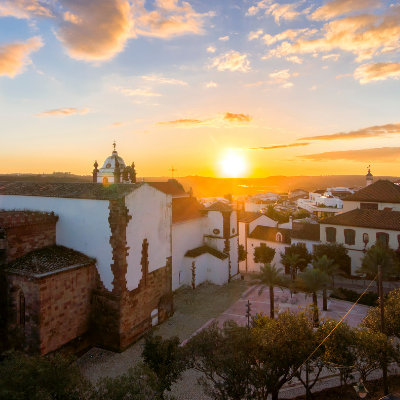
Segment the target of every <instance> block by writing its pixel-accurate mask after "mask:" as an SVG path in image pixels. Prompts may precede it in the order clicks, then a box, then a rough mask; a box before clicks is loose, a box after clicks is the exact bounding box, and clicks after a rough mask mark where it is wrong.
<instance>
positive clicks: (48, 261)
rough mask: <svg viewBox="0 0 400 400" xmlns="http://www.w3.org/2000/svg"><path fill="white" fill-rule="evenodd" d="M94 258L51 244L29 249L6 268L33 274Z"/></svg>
mask: <svg viewBox="0 0 400 400" xmlns="http://www.w3.org/2000/svg"><path fill="white" fill-rule="evenodd" d="M95 261H96V260H95V259H94V258H91V257H88V256H87V255H85V254H83V253H80V252H79V251H76V250H72V249H69V248H68V247H64V246H59V245H53V246H47V247H43V248H41V249H38V250H34V251H31V252H30V253H28V254H25V255H24V256H22V257H20V258H18V259H17V260H15V261H12V262H10V263H9V264H8V265H7V269H9V270H10V269H11V270H18V271H23V272H27V273H31V274H35V275H40V274H46V273H49V272H57V271H59V270H62V269H64V268H68V267H72V266H84V265H88V264H92V263H94V262H95Z"/></svg>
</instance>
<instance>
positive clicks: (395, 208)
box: [343, 199, 400, 212]
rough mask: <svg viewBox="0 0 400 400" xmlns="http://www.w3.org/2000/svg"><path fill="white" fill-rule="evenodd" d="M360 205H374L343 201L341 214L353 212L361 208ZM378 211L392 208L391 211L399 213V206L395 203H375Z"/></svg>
mask: <svg viewBox="0 0 400 400" xmlns="http://www.w3.org/2000/svg"><path fill="white" fill-rule="evenodd" d="M360 203H376V202H374V201H363V202H360V201H346V199H344V200H343V212H347V211H351V210H355V209H356V208H361V206H360ZM377 204H378V210H383V209H384V208H392V211H400V204H396V203H377Z"/></svg>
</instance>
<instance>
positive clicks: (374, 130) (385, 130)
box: [298, 123, 400, 140]
mask: <svg viewBox="0 0 400 400" xmlns="http://www.w3.org/2000/svg"><path fill="white" fill-rule="evenodd" d="M398 134H400V123H397V124H386V125H376V126H370V127H368V128H363V129H358V130H357V131H351V132H339V133H334V134H332V135H321V136H311V137H304V138H301V139H298V140H343V139H363V138H371V137H380V136H388V135H398Z"/></svg>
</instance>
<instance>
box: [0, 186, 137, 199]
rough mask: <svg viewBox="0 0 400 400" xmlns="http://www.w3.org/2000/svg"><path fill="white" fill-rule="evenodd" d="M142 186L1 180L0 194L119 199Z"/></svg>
mask: <svg viewBox="0 0 400 400" xmlns="http://www.w3.org/2000/svg"><path fill="white" fill-rule="evenodd" d="M140 186H142V183H123V184H122V183H121V184H115V185H108V186H104V185H103V184H101V183H86V182H85V183H69V182H68V183H67V182H63V183H59V182H45V183H42V182H0V196H37V197H62V198H71V199H88V200H117V199H119V198H123V197H125V196H126V195H128V194H129V193H131V192H133V191H134V190H136V189H137V188H139V187H140Z"/></svg>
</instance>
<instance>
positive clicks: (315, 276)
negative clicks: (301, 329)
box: [295, 269, 330, 325]
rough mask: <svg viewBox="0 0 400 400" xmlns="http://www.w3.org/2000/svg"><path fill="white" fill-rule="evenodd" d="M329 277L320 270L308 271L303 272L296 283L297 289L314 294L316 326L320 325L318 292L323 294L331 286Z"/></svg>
mask: <svg viewBox="0 0 400 400" xmlns="http://www.w3.org/2000/svg"><path fill="white" fill-rule="evenodd" d="M329 282H330V278H329V276H328V275H327V274H326V273H325V272H323V271H321V270H320V269H306V270H304V271H303V272H301V273H300V274H299V275H298V276H297V279H296V281H295V285H296V287H298V288H299V289H300V290H302V291H304V292H306V293H310V294H312V299H313V304H314V324H315V325H318V323H319V316H318V298H317V294H318V292H322V291H323V290H324V289H325V288H326V286H327V285H328V284H329Z"/></svg>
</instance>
